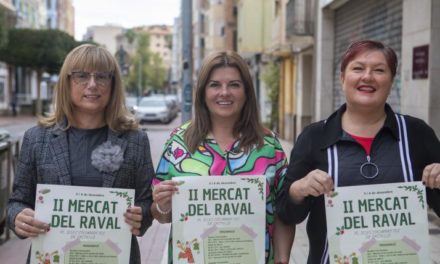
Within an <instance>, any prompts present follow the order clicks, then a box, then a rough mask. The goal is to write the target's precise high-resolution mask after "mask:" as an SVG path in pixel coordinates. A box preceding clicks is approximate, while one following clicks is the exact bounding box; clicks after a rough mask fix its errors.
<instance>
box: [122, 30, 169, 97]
mask: <svg viewBox="0 0 440 264" xmlns="http://www.w3.org/2000/svg"><path fill="white" fill-rule="evenodd" d="M136 40H137V49H136V53H135V54H134V55H133V56H132V57H131V59H130V63H131V68H130V73H129V75H128V78H127V79H126V83H125V84H126V87H127V90H128V92H130V93H134V94H136V93H137V92H138V91H139V90H141V91H142V92H144V91H146V90H147V89H152V90H158V89H161V88H162V87H163V85H164V82H165V80H166V70H165V68H164V67H163V66H162V59H161V58H160V56H159V55H158V54H155V53H152V52H151V51H150V37H149V35H148V34H147V33H145V32H139V33H137V34H136ZM139 88H140V89H139Z"/></svg>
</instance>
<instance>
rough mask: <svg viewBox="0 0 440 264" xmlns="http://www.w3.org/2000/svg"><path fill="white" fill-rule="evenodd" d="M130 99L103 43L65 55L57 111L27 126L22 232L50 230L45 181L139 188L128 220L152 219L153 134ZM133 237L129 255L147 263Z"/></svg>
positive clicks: (135, 228) (12, 217)
mask: <svg viewBox="0 0 440 264" xmlns="http://www.w3.org/2000/svg"><path fill="white" fill-rule="evenodd" d="M137 128H138V125H137V123H136V122H135V119H134V117H133V116H132V115H131V114H130V113H129V112H128V110H127V108H126V107H125V96H124V88H123V85H122V81H121V72H120V70H119V67H118V64H117V62H116V60H115V58H114V57H113V56H112V55H111V54H110V52H108V51H107V50H106V49H104V48H102V47H98V46H95V45H91V44H84V45H81V46H79V47H76V48H75V49H73V50H72V51H71V52H70V53H69V54H68V55H67V57H66V59H65V61H64V63H63V66H62V68H61V71H60V74H59V80H58V83H57V85H56V88H55V98H54V112H53V113H51V114H49V116H48V117H44V118H41V119H40V120H39V122H38V125H37V126H35V127H33V128H30V129H29V130H28V131H26V133H25V135H24V138H23V144H22V147H21V151H20V157H19V162H18V166H17V172H16V176H15V181H14V187H13V193H12V196H11V197H10V199H9V203H8V219H9V221H8V222H9V226H10V228H11V229H12V230H13V231H14V232H15V233H16V234H17V236H18V237H20V238H27V237H36V236H38V235H42V234H44V233H46V232H47V231H48V230H49V225H48V223H43V222H41V221H38V220H37V219H35V218H34V208H35V189H36V185H37V184H38V183H44V184H58V185H74V186H89V187H107V188H131V189H135V201H134V206H132V207H130V208H128V209H127V212H126V213H125V215H124V216H125V221H126V223H128V224H129V225H130V226H131V232H132V234H133V235H134V236H141V235H143V234H144V233H145V231H146V230H147V228H148V227H149V226H150V225H151V221H152V217H151V215H150V209H149V208H150V205H151V203H152V197H151V187H150V185H151V180H152V176H153V174H154V170H153V165H152V162H151V155H150V145H149V141H148V137H147V134H145V133H143V132H141V131H139V130H138V129H137ZM134 236H133V237H132V244H131V253H130V263H141V261H140V252H139V247H138V243H137V240H136V238H135V237H134Z"/></svg>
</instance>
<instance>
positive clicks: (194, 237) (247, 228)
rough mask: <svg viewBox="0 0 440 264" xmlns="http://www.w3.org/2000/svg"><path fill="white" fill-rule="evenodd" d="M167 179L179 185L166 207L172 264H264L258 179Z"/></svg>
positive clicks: (262, 192) (262, 191) (261, 181)
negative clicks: (169, 212) (169, 217)
mask: <svg viewBox="0 0 440 264" xmlns="http://www.w3.org/2000/svg"><path fill="white" fill-rule="evenodd" d="M173 179H174V180H176V181H178V182H179V187H178V188H179V191H178V193H176V194H175V195H173V201H172V204H173V214H172V215H173V219H172V230H173V233H172V235H173V261H174V263H175V264H180V263H185V264H186V263H204V264H214V263H223V264H242V263H256V264H258V263H260V264H264V259H265V246H264V245H265V244H264V243H265V226H266V224H265V223H266V180H265V177H264V176H218V177H217V176H205V177H200V176H192V177H176V178H173Z"/></svg>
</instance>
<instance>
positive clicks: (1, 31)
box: [0, 7, 8, 48]
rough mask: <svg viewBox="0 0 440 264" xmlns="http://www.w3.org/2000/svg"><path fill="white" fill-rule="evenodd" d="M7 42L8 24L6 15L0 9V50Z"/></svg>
mask: <svg viewBox="0 0 440 264" xmlns="http://www.w3.org/2000/svg"><path fill="white" fill-rule="evenodd" d="M7 42H8V24H7V15H6V12H5V11H4V10H3V8H1V7H0V48H2V47H4V46H5V45H6V43H7Z"/></svg>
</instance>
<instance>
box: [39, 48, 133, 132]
mask: <svg viewBox="0 0 440 264" xmlns="http://www.w3.org/2000/svg"><path fill="white" fill-rule="evenodd" d="M74 70H84V71H86V70H88V71H90V70H96V71H105V72H111V73H112V74H113V78H112V86H111V89H112V90H111V95H110V100H109V102H108V104H107V106H106V108H105V114H104V116H105V117H104V118H105V123H106V124H107V126H108V127H109V128H110V129H112V130H114V131H124V130H130V129H136V128H137V127H138V124H137V122H136V120H135V118H134V116H133V115H132V114H131V113H130V112H129V111H128V110H127V108H126V106H125V90H124V87H123V84H122V77H121V71H120V69H119V66H118V63H117V62H116V59H115V58H114V57H113V56H112V55H111V53H110V52H109V51H108V50H106V49H105V48H103V47H99V46H96V45H92V44H83V45H80V46H78V47H76V48H74V49H73V50H72V51H70V52H69V54H67V56H66V59H65V60H64V63H63V66H62V67H61V71H60V74H59V79H58V82H57V84H56V86H55V96H54V99H53V104H54V111H53V112H52V113H50V114H49V116H47V117H42V118H40V120H39V121H38V124H39V125H41V126H45V127H49V126H54V125H56V124H62V123H63V122H64V120H65V119H67V120H66V121H67V124H66V125H67V126H66V127H64V128H66V129H67V128H69V127H70V126H71V125H72V124H71V122H72V120H73V115H72V111H73V106H72V99H71V98H70V89H71V87H70V79H69V74H70V73H71V72H72V71H74Z"/></svg>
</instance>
